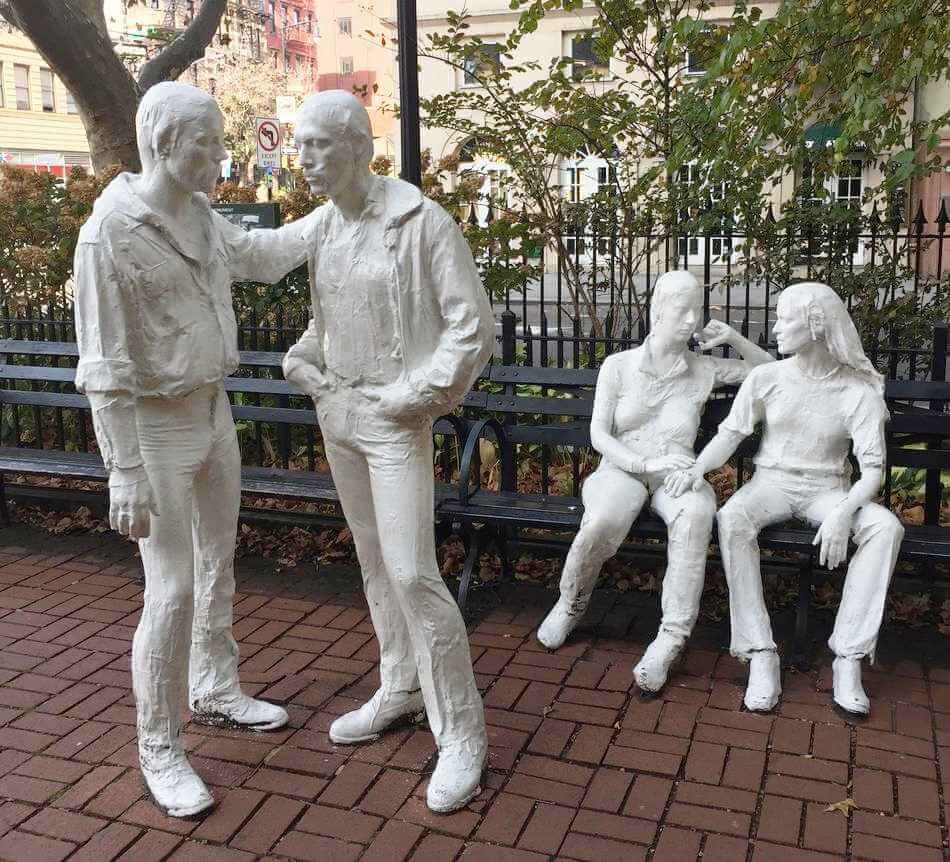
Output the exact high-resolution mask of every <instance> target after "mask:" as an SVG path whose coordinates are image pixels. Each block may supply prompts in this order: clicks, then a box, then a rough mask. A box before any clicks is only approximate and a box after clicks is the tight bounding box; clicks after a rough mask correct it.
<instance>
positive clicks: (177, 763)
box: [139, 746, 214, 817]
mask: <svg viewBox="0 0 950 862" xmlns="http://www.w3.org/2000/svg"><path fill="white" fill-rule="evenodd" d="M139 762H140V764H141V766H142V777H143V778H144V779H145V786H146V788H147V789H148V792H149V795H150V796H151V797H152V802H154V803H155V805H156V807H158V808H159V809H161V811H162V812H163V813H164V814H167V815H168V816H169V817H195V816H196V815H198V814H201V813H203V812H205V811H207V810H208V809H210V808H211V807H212V806H213V805H214V797H213V796H212V795H211V793H210V791H209V790H208V788H207V787H206V786H205V783H204V782H203V781H202V780H201V779H200V778H199V777H198V775H197V773H196V772H195V771H194V770H193V769H192V768H191V764H190V763H189V762H188V759H187V758H186V757H185V752H184V751H183V750H182V749H181V747H180V746H173V747H169V746H161V747H157V748H152V747H150V746H140V747H139Z"/></svg>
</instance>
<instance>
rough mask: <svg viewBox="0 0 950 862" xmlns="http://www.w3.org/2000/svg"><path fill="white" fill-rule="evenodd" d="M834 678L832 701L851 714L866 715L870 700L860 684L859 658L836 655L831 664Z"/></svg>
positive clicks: (868, 710)
mask: <svg viewBox="0 0 950 862" xmlns="http://www.w3.org/2000/svg"><path fill="white" fill-rule="evenodd" d="M831 674H832V677H833V679H834V694H833V696H834V701H835V703H836V704H837V705H838V706H840V707H841V708H842V709H843V710H844V711H845V712H849V713H851V714H852V715H867V714H868V713H869V712H870V711H871V701H869V700H868V696H867V694H866V693H865V691H864V686H863V685H862V684H861V659H859V658H842V657H841V656H838V657H837V658H836V659H835V660H834V662H833V663H832V665H831Z"/></svg>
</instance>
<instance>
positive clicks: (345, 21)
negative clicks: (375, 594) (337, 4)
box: [339, 18, 353, 36]
mask: <svg viewBox="0 0 950 862" xmlns="http://www.w3.org/2000/svg"><path fill="white" fill-rule="evenodd" d="M339 24H340V35H341V36H352V35H353V19H352V18H340V19H339Z"/></svg>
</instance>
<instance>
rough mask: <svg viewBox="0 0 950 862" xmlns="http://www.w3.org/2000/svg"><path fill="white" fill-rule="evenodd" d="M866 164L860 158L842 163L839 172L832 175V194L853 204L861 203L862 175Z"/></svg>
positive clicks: (833, 196)
mask: <svg viewBox="0 0 950 862" xmlns="http://www.w3.org/2000/svg"><path fill="white" fill-rule="evenodd" d="M863 173H864V165H863V163H862V162H861V160H860V159H848V160H847V161H844V162H842V163H841V165H840V167H839V168H838V173H837V174H836V175H835V176H834V177H832V187H831V196H832V198H834V200H836V201H842V202H844V203H848V204H850V205H852V206H857V205H858V204H860V203H861V191H862V190H861V177H862V174H863Z"/></svg>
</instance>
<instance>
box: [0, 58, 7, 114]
mask: <svg viewBox="0 0 950 862" xmlns="http://www.w3.org/2000/svg"><path fill="white" fill-rule="evenodd" d="M5 71H6V70H5V69H4V68H3V63H2V62H0V108H5V107H6V106H7V91H6V87H5V86H4V83H3V75H4V72H5Z"/></svg>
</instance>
